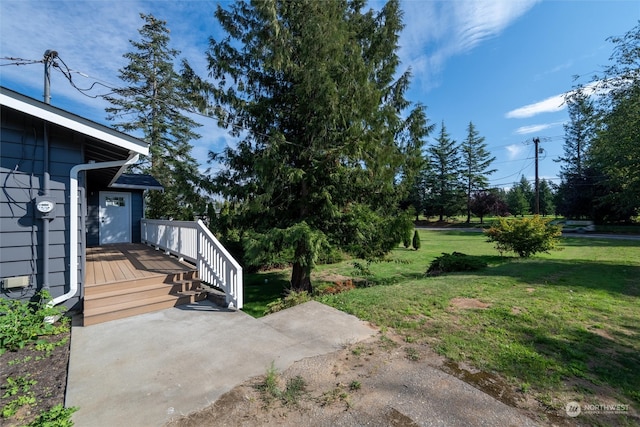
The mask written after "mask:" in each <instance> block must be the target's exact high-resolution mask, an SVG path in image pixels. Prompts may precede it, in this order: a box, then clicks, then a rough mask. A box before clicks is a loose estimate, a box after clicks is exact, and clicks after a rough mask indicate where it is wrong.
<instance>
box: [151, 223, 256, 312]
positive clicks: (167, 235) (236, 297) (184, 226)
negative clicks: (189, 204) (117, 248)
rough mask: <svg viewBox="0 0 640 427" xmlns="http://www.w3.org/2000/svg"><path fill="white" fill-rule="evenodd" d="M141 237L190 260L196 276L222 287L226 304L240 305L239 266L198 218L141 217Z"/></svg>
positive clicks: (240, 277) (241, 301)
mask: <svg viewBox="0 0 640 427" xmlns="http://www.w3.org/2000/svg"><path fill="white" fill-rule="evenodd" d="M141 239H142V242H143V243H146V244H149V245H152V246H155V247H156V248H158V249H162V250H164V251H165V252H166V253H168V254H172V255H175V256H177V257H179V258H181V259H184V260H187V261H189V262H191V263H194V264H195V265H196V267H197V268H198V275H199V278H200V280H202V281H203V282H204V283H207V284H209V285H212V286H214V287H217V288H220V289H222V290H223V291H224V293H225V299H226V303H227V306H228V307H230V308H237V309H240V308H242V306H243V289H242V286H243V280H242V266H241V265H240V264H239V263H238V262H237V261H236V260H235V259H234V258H233V256H232V255H231V254H230V253H229V252H228V251H227V249H226V248H225V247H224V246H223V245H222V244H221V243H220V242H219V241H218V239H216V237H215V236H214V235H213V233H212V232H211V231H210V230H209V228H208V227H207V226H206V225H205V224H204V223H203V222H202V221H201V220H198V221H168V220H157V219H142V221H141Z"/></svg>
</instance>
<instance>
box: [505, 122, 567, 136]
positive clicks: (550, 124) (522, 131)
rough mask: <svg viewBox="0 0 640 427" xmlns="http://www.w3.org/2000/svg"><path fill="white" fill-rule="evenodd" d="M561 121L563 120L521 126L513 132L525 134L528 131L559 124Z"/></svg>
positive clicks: (531, 131) (532, 131)
mask: <svg viewBox="0 0 640 427" xmlns="http://www.w3.org/2000/svg"><path fill="white" fill-rule="evenodd" d="M563 123H564V122H554V123H542V124H537V125H529V126H521V127H519V128H518V129H516V131H515V133H516V134H518V135H527V134H530V133H536V132H541V131H543V130H546V129H550V128H553V127H556V126H560V125H561V124H563Z"/></svg>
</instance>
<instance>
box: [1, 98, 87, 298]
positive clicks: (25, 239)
mask: <svg viewBox="0 0 640 427" xmlns="http://www.w3.org/2000/svg"><path fill="white" fill-rule="evenodd" d="M48 129H49V130H48V134H49V141H50V142H49V144H50V149H49V160H50V162H49V163H50V166H49V173H50V195H51V197H52V198H53V199H54V201H55V202H56V208H55V213H54V214H53V215H52V216H53V219H52V220H50V233H49V243H50V249H49V255H50V256H49V271H50V274H49V286H50V288H51V294H52V296H53V297H57V296H59V295H62V294H64V293H65V292H67V291H68V283H69V273H68V271H67V270H68V266H69V241H68V240H69V233H68V231H67V230H68V228H69V225H70V221H69V172H70V170H71V168H72V167H73V166H74V165H76V164H79V163H82V152H81V148H80V147H81V144H82V141H80V140H78V139H77V138H78V137H77V134H74V133H73V132H71V131H68V130H66V129H63V128H59V127H56V126H54V125H51V124H50V125H48ZM43 159H44V122H43V121H42V120H40V119H36V118H33V117H31V116H28V115H24V114H21V113H18V112H15V111H14V110H11V109H8V108H4V107H3V108H2V112H1V133H0V182H1V183H2V191H1V192H0V279H4V278H9V277H15V276H27V277H28V278H29V286H28V287H26V288H14V289H4V288H2V289H0V297H5V298H17V299H30V298H31V297H33V296H34V294H35V293H36V292H37V291H38V290H40V288H41V287H42V284H43V274H42V271H43V254H42V242H43V233H42V223H43V220H42V219H40V218H39V217H38V215H37V214H36V210H35V203H34V199H35V198H36V197H37V196H38V195H39V194H41V191H42V188H43V175H44V161H43ZM80 186H82V183H80ZM78 223H79V224H80V221H78ZM78 253H79V254H82V253H83V252H82V250H81V248H79V251H78ZM78 265H80V266H81V267H80V269H81V268H82V265H83V263H82V262H81V259H79V264H78ZM78 277H79V278H82V277H83V274H81V271H79V274H78ZM78 300H79V298H78V297H75V298H72V299H71V300H69V301H67V303H65V305H67V306H68V307H71V306H73V305H74V304H76V303H78Z"/></svg>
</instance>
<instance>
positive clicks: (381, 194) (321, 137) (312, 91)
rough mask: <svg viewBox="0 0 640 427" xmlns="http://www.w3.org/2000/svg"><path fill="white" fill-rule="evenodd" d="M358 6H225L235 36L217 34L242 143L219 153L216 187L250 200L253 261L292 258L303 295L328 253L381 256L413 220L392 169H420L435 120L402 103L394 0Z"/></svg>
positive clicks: (217, 56) (231, 115)
mask: <svg viewBox="0 0 640 427" xmlns="http://www.w3.org/2000/svg"><path fill="white" fill-rule="evenodd" d="M363 6H364V3H363V2H360V1H356V2H345V1H340V0H328V1H324V2H307V1H289V0H287V1H281V0H268V1H263V2H252V3H249V2H245V1H240V2H237V3H234V4H233V5H230V6H229V7H228V8H222V7H218V9H217V11H216V17H217V20H218V21H219V23H220V25H221V26H222V29H223V31H224V32H225V33H226V34H225V35H224V36H222V37H220V38H219V39H213V38H212V39H211V40H210V47H209V50H208V58H209V69H210V72H211V76H212V77H213V78H214V79H216V81H217V82H218V86H217V87H216V88H215V89H214V90H213V92H212V98H213V102H214V104H215V105H217V106H218V108H217V109H216V113H217V117H218V120H219V124H220V125H221V126H223V127H227V128H229V129H230V131H231V133H232V134H234V135H236V136H239V137H241V141H240V142H239V143H238V145H237V147H235V148H231V147H230V148H227V149H225V150H224V151H223V152H222V153H212V154H211V159H212V161H217V162H220V163H221V164H222V165H223V166H224V168H223V170H222V171H221V172H220V173H218V174H217V175H216V176H215V178H214V182H215V183H216V185H217V189H218V190H219V191H220V192H221V193H222V194H223V195H224V196H226V197H228V198H233V199H235V200H237V201H239V202H240V203H241V206H242V209H241V211H240V212H239V222H240V223H241V224H242V227H243V228H244V232H245V238H244V248H245V250H246V253H247V259H249V260H251V261H252V262H254V263H268V262H269V261H270V260H273V257H276V256H277V257H286V258H287V259H288V261H289V262H291V263H292V266H293V268H292V275H291V287H292V288H293V289H296V290H306V291H310V290H312V284H311V277H310V274H311V269H312V267H313V266H314V264H315V262H316V260H317V258H318V256H319V255H320V254H321V252H322V251H323V250H327V248H329V247H337V248H339V249H341V250H344V251H347V252H350V253H351V254H353V255H354V256H357V257H363V258H372V257H377V256H382V255H383V254H385V253H386V252H388V251H389V250H391V249H392V248H393V247H395V245H397V243H398V242H400V241H402V238H403V236H404V235H405V234H406V232H407V230H408V229H409V228H410V227H412V224H411V221H410V218H409V217H408V216H407V215H406V214H403V213H402V212H401V211H400V210H399V202H400V200H401V199H402V198H405V197H406V190H407V189H406V186H405V185H401V186H398V184H397V183H396V177H397V176H402V175H406V176H412V175H415V172H414V171H413V169H415V167H416V164H417V163H418V160H419V156H420V150H421V147H422V144H423V138H424V137H425V136H426V133H427V132H428V128H427V126H426V123H427V120H426V117H425V113H424V108H422V107H421V106H417V107H415V108H412V106H411V105H410V103H409V102H408V101H407V100H406V99H405V97H404V94H405V92H406V90H407V88H408V84H409V78H410V76H409V73H402V74H399V77H398V65H399V59H398V56H397V53H396V52H397V49H398V38H399V34H400V31H401V30H402V27H403V26H402V21H401V11H400V9H399V4H398V2H397V1H395V0H394V1H390V2H388V3H387V4H386V5H385V6H384V7H382V9H381V10H380V11H379V12H374V11H367V12H363V11H362V8H363ZM403 117H407V118H406V119H404V118H403ZM241 129H244V130H245V131H246V132H244V133H243V132H241ZM407 159H413V160H415V161H407Z"/></svg>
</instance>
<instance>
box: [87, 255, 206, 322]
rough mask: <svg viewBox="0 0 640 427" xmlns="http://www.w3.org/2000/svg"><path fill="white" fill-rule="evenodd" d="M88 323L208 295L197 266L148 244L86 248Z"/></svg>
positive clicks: (184, 302) (153, 309)
mask: <svg viewBox="0 0 640 427" xmlns="http://www.w3.org/2000/svg"><path fill="white" fill-rule="evenodd" d="M86 283H87V284H86V287H85V293H84V323H83V324H84V326H89V325H95V324H98V323H102V322H107V321H111V320H116V319H121V318H125V317H130V316H135V315H138V314H144V313H150V312H153V311H158V310H163V309H165V308H170V307H175V306H179V305H184V304H192V303H194V302H196V301H201V300H203V299H206V298H207V292H206V289H205V288H204V287H203V286H202V285H201V281H200V279H199V278H198V272H197V271H196V269H195V267H194V266H192V265H190V264H188V263H184V262H181V261H179V260H178V259H176V258H175V257H171V256H169V255H166V254H164V253H163V252H161V251H156V250H154V249H153V248H150V247H148V246H145V245H135V244H127V245H112V246H104V247H100V248H92V249H90V250H88V251H87V272H86Z"/></svg>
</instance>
